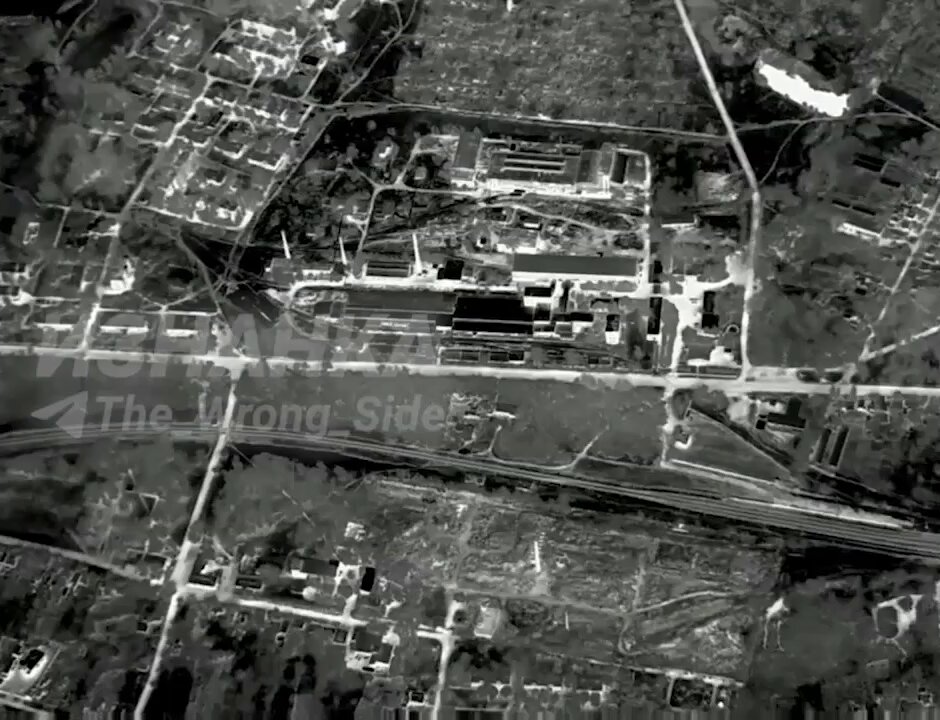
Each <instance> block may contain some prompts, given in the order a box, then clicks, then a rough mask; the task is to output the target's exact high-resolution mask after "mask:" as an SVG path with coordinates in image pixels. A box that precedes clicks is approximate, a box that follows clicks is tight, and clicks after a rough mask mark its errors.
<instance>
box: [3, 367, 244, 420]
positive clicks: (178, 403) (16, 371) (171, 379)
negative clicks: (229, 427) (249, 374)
mask: <svg viewBox="0 0 940 720" xmlns="http://www.w3.org/2000/svg"><path fill="white" fill-rule="evenodd" d="M0 378H2V379H0V395H2V397H3V400H4V402H3V411H2V413H0V425H5V426H6V427H8V428H11V429H12V428H15V427H21V428H23V429H26V428H32V427H50V426H51V424H52V423H53V422H56V421H58V420H59V416H58V414H55V417H52V418H49V417H46V418H37V417H34V416H33V415H32V413H35V412H36V411H39V410H41V409H42V408H45V407H48V406H50V405H53V404H55V403H58V402H62V401H65V400H69V399H70V398H71V399H72V400H73V403H78V411H77V414H76V413H75V411H72V412H71V414H70V415H69V418H68V419H67V418H65V416H63V417H62V422H64V423H66V424H71V423H78V424H82V423H83V422H85V423H86V424H88V425H93V426H97V427H106V426H107V427H115V428H116V427H118V426H121V427H124V428H125V429H134V428H139V429H147V428H150V427H153V425H154V423H163V422H167V421H168V420H170V419H172V421H174V422H196V421H200V420H204V419H208V420H209V421H210V422H211V421H212V420H213V419H214V418H213V417H212V416H208V417H207V416H204V415H201V414H200V411H201V405H200V398H202V400H204V401H205V402H206V406H207V407H208V408H212V407H216V406H218V404H219V401H221V402H222V407H223V408H224V401H225V398H226V395H227V393H228V383H227V374H226V372H225V371H224V370H221V369H219V368H215V367H213V368H210V367H208V366H205V365H203V366H199V365H167V364H159V363H143V362H136V361H127V362H125V361H117V362H110V361H92V362H82V361H74V360H59V359H56V358H35V357H19V356H17V357H14V356H4V357H3V358H0ZM83 393H87V395H84V394H83ZM160 408H163V410H161V409H160ZM68 409H69V407H67V406H63V407H62V408H61V412H63V413H65V412H66V411H67V410H68ZM73 415H74V417H73ZM158 415H159V417H158ZM168 416H169V417H168Z"/></svg>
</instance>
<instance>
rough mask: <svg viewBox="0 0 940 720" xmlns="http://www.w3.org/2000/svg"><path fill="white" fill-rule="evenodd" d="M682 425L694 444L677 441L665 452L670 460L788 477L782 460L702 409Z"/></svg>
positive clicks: (772, 477)
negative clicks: (776, 460) (707, 414)
mask: <svg viewBox="0 0 940 720" xmlns="http://www.w3.org/2000/svg"><path fill="white" fill-rule="evenodd" d="M683 427H684V428H685V431H686V432H687V433H688V434H689V435H690V436H691V445H690V446H689V447H688V448H687V449H680V448H678V447H676V446H675V445H673V446H672V447H670V448H669V452H668V453H667V455H666V457H667V459H669V460H676V461H680V462H688V463H695V464H697V465H704V466H706V467H710V468H714V469H715V470H717V471H718V472H721V471H726V472H731V473H739V474H741V475H747V476H749V477H755V478H758V479H761V480H786V479H787V477H788V475H789V474H788V473H787V470H786V468H784V467H782V466H781V465H780V464H779V463H777V462H774V461H773V460H772V459H771V458H770V457H768V456H767V455H766V454H764V453H762V452H761V451H760V450H758V449H757V448H755V447H754V446H753V445H751V444H750V443H749V442H747V441H746V440H744V439H743V438H741V437H738V435H736V434H735V433H734V432H733V431H731V430H730V429H728V428H726V427H725V426H724V425H722V424H721V423H719V422H717V421H715V420H711V419H710V418H708V417H706V416H704V415H702V414H701V413H697V412H693V413H692V414H691V416H690V417H689V419H688V420H686V421H685V422H684V423H683Z"/></svg>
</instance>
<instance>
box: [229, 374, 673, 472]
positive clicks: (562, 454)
mask: <svg viewBox="0 0 940 720" xmlns="http://www.w3.org/2000/svg"><path fill="white" fill-rule="evenodd" d="M238 396H239V399H240V400H241V402H242V404H243V406H244V408H245V410H244V411H243V417H244V418H247V419H248V420H250V419H251V417H252V415H253V414H254V413H255V409H256V408H258V407H260V406H261V405H262V404H263V405H265V406H274V407H278V406H280V404H282V403H283V404H284V405H285V406H287V405H290V406H299V407H302V408H307V409H310V411H311V413H310V417H309V423H310V425H309V427H307V428H306V431H307V432H318V433H320V434H323V433H327V432H330V433H333V432H349V433H351V434H352V435H354V436H356V437H363V438H366V439H368V438H375V439H379V440H384V441H386V442H389V441H390V442H403V443H407V444H413V445H418V446H422V447H429V448H440V449H448V450H456V449H457V447H454V446H452V442H453V440H449V439H448V434H447V433H445V427H446V426H447V425H448V422H450V421H449V420H448V418H449V417H452V416H453V414H452V413H451V408H452V401H454V400H456V399H457V398H464V399H468V398H469V399H471V400H473V401H474V402H476V403H477V404H478V405H479V406H480V407H481V408H489V410H488V411H487V413H484V414H485V415H486V416H485V417H480V418H479V419H478V420H470V419H467V417H466V416H464V419H466V422H467V423H471V424H474V423H475V424H474V427H476V428H479V429H480V430H481V431H483V430H484V429H485V426H486V425H487V423H489V422H492V421H493V417H492V413H493V412H495V411H496V410H497V407H498V408H499V409H500V412H503V413H506V414H507V416H506V417H505V418H504V419H503V420H501V421H500V422H501V423H502V424H503V429H502V430H501V431H499V433H498V434H496V435H495V444H494V446H493V451H494V453H495V454H496V455H497V456H498V457H500V458H502V459H506V460H522V461H529V462H534V463H542V464H546V465H552V464H564V463H566V462H570V461H571V460H573V459H574V458H575V456H576V455H577V454H578V453H579V452H581V450H583V449H584V448H585V447H586V446H587V445H588V443H590V442H592V440H593V441H594V444H593V446H592V453H593V454H595V455H599V456H602V457H607V458H610V459H614V460H622V461H626V462H635V463H639V464H650V463H652V462H653V461H654V460H655V459H656V458H658V457H659V454H660V435H659V432H660V426H661V425H662V423H663V422H664V421H665V410H664V408H663V403H662V392H661V390H659V389H651V388H634V389H631V390H625V391H616V392H613V391H611V390H609V389H602V388H593V387H589V386H587V385H563V384H560V383H545V382H539V381H534V380H498V381H493V380H490V379H486V378H467V377H447V378H443V377H442V378H430V377H416V376H410V375H408V374H407V373H400V372H396V373H390V374H389V373H380V374H376V375H363V374H358V373H348V374H345V375H344V376H342V377H336V376H329V377H327V376H323V375H305V374H300V373H290V374H289V375H287V377H285V378H284V379H277V380H274V379H270V378H268V379H264V378H252V377H249V376H246V377H244V378H242V380H241V381H240V384H239V389H238ZM628 408H629V410H628ZM454 412H456V410H455V411H454ZM624 412H630V414H631V421H630V422H629V423H624V422H622V421H621V418H622V416H623V414H624ZM510 416H514V417H510ZM455 421H456V418H455ZM246 424H247V423H246ZM485 449H486V447H485V446H484V447H483V448H480V450H485Z"/></svg>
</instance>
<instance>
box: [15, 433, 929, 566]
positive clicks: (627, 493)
mask: <svg viewBox="0 0 940 720" xmlns="http://www.w3.org/2000/svg"><path fill="white" fill-rule="evenodd" d="M172 432H173V433H174V434H175V435H176V436H178V437H181V438H186V439H197V438H200V439H212V438H217V437H218V433H219V431H218V430H213V429H211V428H205V427H201V426H199V425H196V424H180V425H176V426H173V428H172ZM107 434H108V431H102V430H101V429H100V428H91V429H87V430H86V433H85V434H84V435H83V437H82V439H81V440H80V441H77V440H76V439H75V438H73V437H70V436H68V435H66V434H65V433H63V432H61V431H55V430H52V431H49V430H43V431H28V432H22V433H11V434H8V435H7V436H5V437H4V438H3V439H2V441H0V448H2V449H4V450H7V451H9V450H11V449H14V448H18V449H27V448H29V447H43V448H48V447H52V446H55V445H63V446H67V445H69V444H76V443H79V442H90V441H93V440H94V439H96V438H100V437H103V436H105V435H107ZM152 434H153V431H148V430H146V429H143V430H135V431H134V432H132V433H122V437H123V438H125V439H127V440H135V439H145V438H147V437H150V436H152ZM230 439H231V441H232V442H234V443H239V442H241V443H246V444H255V445H272V446H279V447H282V448H291V447H295V448H303V449H306V450H309V449H310V448H312V447H319V448H323V449H324V450H329V451H336V450H340V451H345V452H358V453H365V454H368V455H370V456H379V457H382V456H384V457H386V458H399V459H407V460H409V461H410V462H414V461H419V462H421V461H423V462H427V463H428V464H429V465H431V466H433V467H441V466H447V467H451V468H455V469H459V470H463V471H465V472H472V473H478V474H488V475H498V476H500V477H506V478H510V479H515V480H520V481H524V482H529V483H541V484H546V485H561V486H565V487H571V488H575V489H579V490H585V491H589V492H599V493H605V494H608V495H616V496H619V497H622V498H625V499H628V500H629V499H633V500H637V501H642V502H646V503H654V504H658V505H662V506H663V507H667V508H670V509H673V510H679V511H685V512H690V513H696V514H700V515H705V516H710V517H715V518H721V519H724V520H733V521H738V522H741V523H745V524H750V525H755V526H762V527H767V528H771V529H776V530H784V531H789V532H800V533H805V534H807V535H809V536H812V537H816V538H820V539H826V540H829V541H831V542H835V543H837V544H840V545H845V546H849V547H855V548H860V549H867V550H874V551H878V552H882V553H886V554H889V555H895V556H898V557H904V558H909V559H914V560H918V561H921V562H927V563H934V562H940V534H938V533H928V532H920V531H917V530H915V529H913V528H911V527H904V525H903V523H901V522H899V521H894V520H892V519H890V518H886V517H883V518H882V517H878V516H875V515H871V514H863V513H853V512H852V511H846V510H845V509H844V508H840V507H839V506H836V505H829V506H828V507H826V506H824V505H823V504H821V503H814V504H812V505H811V504H810V503H803V504H802V506H801V504H800V503H799V501H797V500H794V501H792V502H789V503H783V502H780V501H773V500H757V499H741V498H726V497H722V496H721V495H720V494H718V493H717V492H704V491H702V492H699V491H694V492H693V491H669V490H656V489H650V488H649V487H648V486H647V487H637V486H630V485H628V484H624V483H621V482H617V483H614V482H611V481H605V480H603V479H598V478H591V477H584V476H579V475H575V474H552V473H547V472H545V471H544V470H543V469H538V468H532V467H531V466H526V465H524V464H517V463H507V462H500V461H493V460H476V459H474V458H470V457H466V456H461V455H456V454H451V453H442V452H433V451H429V450H422V449H420V448H410V447H396V446H388V445H382V444H377V443H373V442H368V441H364V440H354V439H350V438H338V437H335V438H334V437H317V436H311V435H306V434H302V433H285V432H271V431H268V430H265V431H255V430H253V429H251V428H246V427H233V428H232V431H231V435H230Z"/></svg>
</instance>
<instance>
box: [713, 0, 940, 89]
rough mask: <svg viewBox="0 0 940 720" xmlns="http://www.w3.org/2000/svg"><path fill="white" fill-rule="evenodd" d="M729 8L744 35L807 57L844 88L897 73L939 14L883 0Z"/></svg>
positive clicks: (754, 3)
mask: <svg viewBox="0 0 940 720" xmlns="http://www.w3.org/2000/svg"><path fill="white" fill-rule="evenodd" d="M730 10H731V13H732V14H733V15H735V16H736V18H737V19H738V20H739V24H741V25H745V26H747V31H746V32H744V33H743V35H745V36H748V37H751V38H753V37H755V36H756V37H758V38H760V40H761V41H762V43H761V44H769V45H770V46H771V47H775V48H780V49H782V50H784V51H786V52H788V53H790V54H792V55H793V56H795V57H797V58H799V59H800V60H802V61H804V62H807V63H809V64H810V65H812V66H813V67H814V68H815V69H816V70H817V71H819V72H820V73H822V74H823V75H824V76H826V77H829V78H833V79H834V80H835V81H837V82H838V83H839V84H841V86H842V88H844V89H851V88H853V87H858V86H859V85H864V84H866V83H867V82H868V81H869V80H871V79H873V78H879V79H886V78H890V77H891V76H893V75H896V74H897V73H898V72H899V71H900V70H901V65H902V63H903V62H904V61H905V60H906V59H907V58H908V57H909V53H910V52H911V50H912V48H914V47H917V46H920V45H925V44H926V43H929V41H930V37H929V30H928V29H927V28H928V27H931V23H933V24H935V23H936V22H937V19H938V15H937V9H936V8H935V7H933V6H931V5H929V4H923V3H914V4H908V3H889V2H884V0H853V2H849V3H843V4H840V5H838V6H835V5H832V4H831V3H827V2H825V1H824V0H797V2H795V3H793V2H782V1H779V0H777V1H774V2H759V1H758V0H749V1H748V2H744V3H736V4H735V6H734V7H733V8H730ZM739 34H742V33H739Z"/></svg>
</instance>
